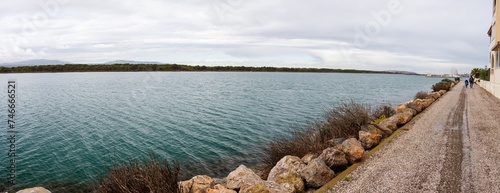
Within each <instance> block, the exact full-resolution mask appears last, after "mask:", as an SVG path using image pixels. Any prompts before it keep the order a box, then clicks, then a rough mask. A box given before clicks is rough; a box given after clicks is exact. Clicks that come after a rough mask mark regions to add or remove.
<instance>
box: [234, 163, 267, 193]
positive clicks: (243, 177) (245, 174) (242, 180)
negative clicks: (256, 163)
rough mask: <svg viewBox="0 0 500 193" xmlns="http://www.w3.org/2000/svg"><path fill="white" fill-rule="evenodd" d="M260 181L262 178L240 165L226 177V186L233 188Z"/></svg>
mask: <svg viewBox="0 0 500 193" xmlns="http://www.w3.org/2000/svg"><path fill="white" fill-rule="evenodd" d="M260 181H262V179H260V177H259V176H258V175H257V174H255V173H254V172H253V171H252V170H251V169H248V168H247V167H245V166H244V165H240V166H239V167H238V168H236V170H234V171H232V172H231V173H229V175H228V176H227V177H226V183H227V188H229V189H234V190H236V189H242V188H244V187H250V186H252V185H254V184H256V183H258V182H260Z"/></svg>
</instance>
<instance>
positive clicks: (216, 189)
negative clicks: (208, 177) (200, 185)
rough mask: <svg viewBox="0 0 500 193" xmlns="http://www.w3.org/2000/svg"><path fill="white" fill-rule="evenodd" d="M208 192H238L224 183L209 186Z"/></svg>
mask: <svg viewBox="0 0 500 193" xmlns="http://www.w3.org/2000/svg"><path fill="white" fill-rule="evenodd" d="M206 192H207V193H236V191H234V190H231V189H228V188H226V187H225V186H223V185H220V184H217V185H215V186H214V187H213V188H209V189H208V190H207V191H206Z"/></svg>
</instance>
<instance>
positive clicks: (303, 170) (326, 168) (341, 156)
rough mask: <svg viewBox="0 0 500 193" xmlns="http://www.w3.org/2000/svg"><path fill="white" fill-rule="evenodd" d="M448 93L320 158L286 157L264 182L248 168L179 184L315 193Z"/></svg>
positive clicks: (201, 190)
mask: <svg viewBox="0 0 500 193" xmlns="http://www.w3.org/2000/svg"><path fill="white" fill-rule="evenodd" d="M445 93H446V91H445V90H440V91H439V92H431V93H427V94H426V95H425V96H426V97H425V98H416V99H414V100H412V101H409V102H407V103H404V104H401V105H399V106H397V107H395V108H394V111H395V114H394V115H393V116H391V117H387V118H384V119H383V120H381V121H379V123H375V122H372V123H370V124H367V125H363V126H362V128H361V130H360V131H359V134H358V136H357V138H349V139H332V140H331V141H332V143H331V147H328V148H326V149H324V150H323V152H322V153H321V154H319V155H317V154H313V153H310V154H307V155H305V156H303V157H302V158H300V157H297V156H291V155H288V156H285V157H283V158H282V159H281V160H280V161H279V162H278V163H277V164H276V165H275V166H274V167H273V168H272V169H271V171H270V173H269V175H268V177H267V179H262V178H261V177H259V176H258V175H257V174H256V173H255V172H254V171H252V170H251V169H249V168H247V167H246V166H244V165H240V166H239V167H238V168H236V170H234V171H232V172H231V173H229V175H228V176H227V177H225V178H223V179H217V178H211V177H209V176H195V177H193V178H191V179H190V180H186V181H182V182H179V186H180V188H181V192H182V193H237V192H240V193H257V192H259V193H261V192H268V193H296V192H297V193H300V192H314V191H315V190H316V189H317V188H320V187H322V186H323V185H325V184H326V183H328V182H329V181H330V180H332V179H333V178H334V177H335V176H336V173H335V171H338V172H340V171H343V170H344V169H346V168H347V167H349V166H350V165H352V164H354V163H356V162H359V161H361V160H362V159H363V156H364V155H365V153H366V151H368V150H370V149H372V148H373V147H375V146H377V145H378V144H380V143H381V142H382V141H383V140H384V139H385V138H386V137H388V136H390V135H391V134H392V133H393V132H394V131H396V130H397V129H398V128H400V127H401V126H403V125H405V124H406V123H408V122H409V121H410V120H411V119H412V118H413V117H415V115H417V114H418V113H420V112H422V111H423V110H425V109H426V108H427V107H429V106H430V105H431V104H432V103H433V102H434V101H436V100H437V99H438V98H439V97H441V96H442V95H443V94H445Z"/></svg>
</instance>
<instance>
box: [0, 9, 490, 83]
mask: <svg viewBox="0 0 500 193" xmlns="http://www.w3.org/2000/svg"><path fill="white" fill-rule="evenodd" d="M491 10H492V3H491V0H480V1H476V0H474V1H472V0H418V1H412V0H371V1H366V0H363V1H362V0H353V1H345V0H310V1H303V0H252V1H244V0H185V1H173V0H142V1H136V0H107V1H102V0H99V1H98V0H85V1H77V0H16V1H1V2H0V26H1V27H0V37H1V38H0V63H5V62H15V61H21V60H29V59H58V60H65V61H69V62H74V63H103V62H107V61H111V60H122V59H123V60H139V61H158V62H162V63H180V64H190V65H238V66H239V65H244V66H277V67H278V66H279V67H321V68H344V69H345V68H349V69H367V70H406V71H414V72H419V73H450V71H451V69H452V67H454V68H456V69H458V72H459V73H468V72H470V70H471V69H472V68H476V67H483V68H484V66H485V65H486V64H487V63H488V59H489V58H488V56H489V52H488V47H489V38H488V36H487V34H486V32H487V31H488V28H489V26H490V23H491V17H492V16H491Z"/></svg>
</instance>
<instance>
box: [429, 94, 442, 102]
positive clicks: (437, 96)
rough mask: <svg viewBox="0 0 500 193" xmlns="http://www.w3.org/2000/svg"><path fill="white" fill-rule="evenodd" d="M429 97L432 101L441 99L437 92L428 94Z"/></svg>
mask: <svg viewBox="0 0 500 193" xmlns="http://www.w3.org/2000/svg"><path fill="white" fill-rule="evenodd" d="M429 96H430V97H431V98H433V99H434V100H437V99H438V98H439V97H441V94H440V93H439V92H431V93H429Z"/></svg>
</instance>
